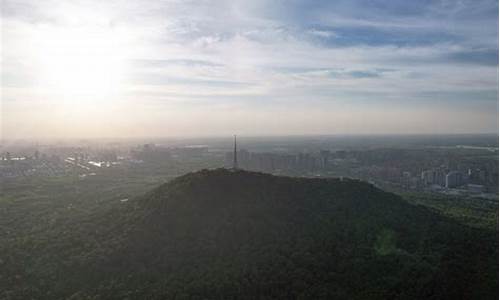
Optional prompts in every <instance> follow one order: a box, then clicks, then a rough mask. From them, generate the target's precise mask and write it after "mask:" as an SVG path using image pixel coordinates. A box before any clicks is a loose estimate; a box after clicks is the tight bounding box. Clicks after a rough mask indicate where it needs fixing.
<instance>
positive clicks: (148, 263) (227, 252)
mask: <svg viewBox="0 0 500 300" xmlns="http://www.w3.org/2000/svg"><path fill="white" fill-rule="evenodd" d="M103 180H105V178H101V179H99V178H96V179H95V180H94V179H93V180H92V181H89V182H86V183H83V182H82V183H78V184H75V185H71V184H69V185H65V184H64V183H57V184H56V183H53V184H54V185H53V188H54V189H57V190H58V191H59V193H54V191H50V192H47V191H46V190H45V191H46V192H45V193H44V192H43V191H44V189H43V188H42V189H41V190H37V188H36V187H35V186H36V184H32V183H30V184H28V183H26V186H24V187H22V188H19V187H13V186H10V187H8V188H9V189H10V190H9V191H8V195H10V196H8V197H9V198H4V199H2V200H1V201H0V212H1V214H2V215H1V217H3V218H0V222H1V223H0V230H2V235H0V238H1V240H0V247H1V248H0V257H1V259H2V261H1V264H2V266H3V268H2V273H1V274H2V277H1V278H0V298H2V299H29V298H35V299H65V298H69V299H496V298H497V292H498V279H497V273H498V267H497V266H498V250H497V245H498V241H497V239H496V237H497V236H496V234H495V233H494V232H493V231H492V230H490V229H488V228H484V227H471V226H468V225H466V224H463V223H460V222H458V221H457V220H454V219H450V218H448V217H447V216H443V215H442V214H440V213H437V212H435V211H433V210H430V209H428V208H426V207H423V206H421V205H419V206H416V205H413V204H410V203H408V202H407V201H403V200H402V199H401V198H400V197H398V196H396V195H394V194H391V193H387V192H383V191H381V190H379V189H376V188H375V187H373V186H372V185H369V184H367V183H364V182H360V181H355V180H343V181H340V180H337V179H305V178H289V177H277V176H271V175H266V174H261V173H252V172H244V171H236V172H231V171H228V170H223V169H218V170H211V171H207V170H205V171H200V172H196V173H191V174H188V175H185V176H182V177H179V178H176V179H174V180H172V181H171V182H169V183H167V184H164V185H161V186H159V187H158V188H156V189H154V190H152V191H150V192H147V193H146V194H144V195H143V196H138V195H140V194H142V193H143V191H144V190H146V189H147V186H151V185H153V184H154V183H153V182H150V183H148V184H141V183H140V182H139V180H140V179H139V178H137V179H136V180H137V182H136V185H134V184H133V182H134V181H130V182H127V183H125V182H123V183H121V184H118V183H117V182H114V183H113V184H111V185H109V186H104V185H101V184H102V181H103ZM108 180H110V179H108ZM59 184H60V185H59ZM58 185H59V186H58ZM41 186H44V187H47V186H51V184H50V183H43V184H42V185H41ZM27 187H29V188H27ZM55 194H57V195H59V196H58V198H54V197H53V195H55ZM134 195H137V196H136V197H134ZM35 196H36V197H38V198H37V200H36V201H33V197H35ZM125 196H127V197H130V200H129V201H126V202H120V201H119V200H120V199H121V198H123V197H125ZM23 197H25V198H23ZM23 199H24V200H23ZM28 199H30V200H28ZM49 199H50V200H49ZM54 203H56V204H54ZM69 204H71V205H72V206H71V208H69V209H68V207H69ZM49 208H50V209H49ZM11 214H13V215H16V216H17V217H19V218H20V220H21V221H17V220H15V219H14V218H12V216H11ZM4 234H5V235H4Z"/></svg>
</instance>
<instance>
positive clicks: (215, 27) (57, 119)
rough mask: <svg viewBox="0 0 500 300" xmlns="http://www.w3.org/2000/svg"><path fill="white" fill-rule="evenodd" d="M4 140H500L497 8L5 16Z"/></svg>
mask: <svg viewBox="0 0 500 300" xmlns="http://www.w3.org/2000/svg"><path fill="white" fill-rule="evenodd" d="M1 14H2V20H1V21H2V25H1V26H2V55H1V57H2V60H1V64H2V74H1V79H2V81H1V87H2V95H1V96H2V98H1V119H2V121H1V138H4V139H9V138H46V137H48V138H68V137H82V138H96V137H145V136H224V135H226V136H230V135H232V134H233V133H234V132H236V133H238V135H303V134H409V133H411V134H415V133H420V134H441V133H498V2H497V1H422V2H420V1H419V2H417V3H408V2H407V1H394V2H391V5H388V4H387V3H386V2H385V1H317V2H313V3H311V2H309V1H292V2H286V3H285V2H275V1H251V2H249V1H203V2H189V1H106V3H100V2H98V1H72V2H60V1H43V2H40V1H29V0H21V1H13V0H7V1H3V2H2V12H1Z"/></svg>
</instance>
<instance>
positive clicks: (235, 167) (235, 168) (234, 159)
mask: <svg viewBox="0 0 500 300" xmlns="http://www.w3.org/2000/svg"><path fill="white" fill-rule="evenodd" d="M236 150H237V149H236V135H234V151H233V170H237V169H238V151H236Z"/></svg>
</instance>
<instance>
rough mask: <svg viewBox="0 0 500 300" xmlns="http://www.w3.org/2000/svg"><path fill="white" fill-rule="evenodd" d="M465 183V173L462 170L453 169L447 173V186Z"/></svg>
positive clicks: (451, 186)
mask: <svg viewBox="0 0 500 300" xmlns="http://www.w3.org/2000/svg"><path fill="white" fill-rule="evenodd" d="M462 184H463V175H462V173H460V172H457V171H452V172H449V173H448V174H446V178H445V187H446V188H454V187H457V186H460V185H462Z"/></svg>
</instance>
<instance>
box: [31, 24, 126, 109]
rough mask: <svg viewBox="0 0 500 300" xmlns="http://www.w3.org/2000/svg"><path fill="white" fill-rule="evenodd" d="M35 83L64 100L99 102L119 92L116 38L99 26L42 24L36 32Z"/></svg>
mask: <svg viewBox="0 0 500 300" xmlns="http://www.w3.org/2000/svg"><path fill="white" fill-rule="evenodd" d="M37 39H38V41H39V42H38V43H37V44H38V45H39V46H40V48H39V49H37V51H36V53H37V61H38V64H39V70H38V75H39V76H38V77H39V83H40V84H41V85H42V86H43V88H44V89H49V90H50V92H51V93H52V94H56V95H58V96H60V97H62V98H64V100H68V99H69V100H71V101H73V100H74V101H77V100H78V101H87V102H88V101H91V102H92V101H102V100H108V99H111V98H113V97H114V96H116V95H117V94H118V92H119V91H120V87H121V84H122V81H123V75H124V67H125V64H124V61H125V59H124V56H123V51H121V50H120V49H121V47H120V43H119V41H118V37H117V36H116V35H115V34H114V33H113V31H112V30H111V29H108V28H105V29H103V28H102V27H101V26H76V27H69V28H65V27H46V28H40V31H39V34H38V35H37Z"/></svg>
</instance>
